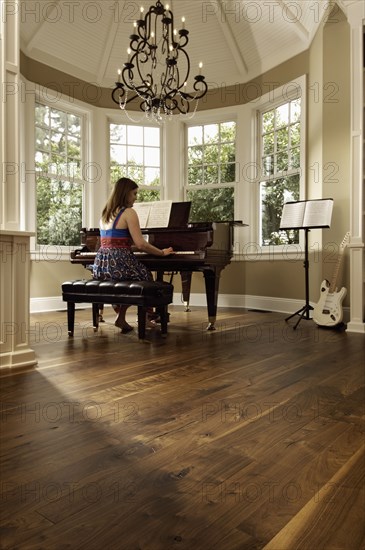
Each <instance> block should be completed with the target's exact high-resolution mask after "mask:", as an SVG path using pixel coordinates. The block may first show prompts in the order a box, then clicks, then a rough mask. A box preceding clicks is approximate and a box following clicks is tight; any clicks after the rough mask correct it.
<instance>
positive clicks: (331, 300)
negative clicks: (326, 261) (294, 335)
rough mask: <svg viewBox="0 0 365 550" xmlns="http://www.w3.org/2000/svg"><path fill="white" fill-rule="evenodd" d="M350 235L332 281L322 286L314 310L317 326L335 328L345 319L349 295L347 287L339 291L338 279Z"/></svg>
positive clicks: (347, 234) (342, 245)
mask: <svg viewBox="0 0 365 550" xmlns="http://www.w3.org/2000/svg"><path fill="white" fill-rule="evenodd" d="M349 239H350V233H349V232H347V233H346V235H345V237H344V239H343V241H342V243H341V244H340V249H339V253H338V258H337V263H336V266H335V269H334V272H333V276H332V281H331V282H329V281H327V280H326V279H325V280H324V281H322V284H321V294H320V296H319V300H318V303H317V304H316V305H315V306H314V308H313V321H314V322H315V323H317V325H320V326H325V327H334V326H335V325H338V324H339V323H341V321H342V318H343V309H342V302H343V300H344V298H345V296H346V294H347V290H346V288H345V287H342V288H341V289H340V290H337V286H336V285H337V278H338V274H339V272H340V267H341V263H342V260H343V256H344V251H345V248H346V246H347V244H348V242H349Z"/></svg>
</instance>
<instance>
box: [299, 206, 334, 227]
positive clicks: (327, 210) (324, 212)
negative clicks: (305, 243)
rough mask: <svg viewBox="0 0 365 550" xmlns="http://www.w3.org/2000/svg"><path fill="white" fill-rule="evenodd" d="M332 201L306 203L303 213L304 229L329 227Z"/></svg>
mask: <svg viewBox="0 0 365 550" xmlns="http://www.w3.org/2000/svg"><path fill="white" fill-rule="evenodd" d="M332 208H333V200H332V199H328V200H326V199H322V200H314V201H308V202H307V206H306V209H305V213H304V219H303V226H304V227H318V226H320V227H329V226H330V225H331V217H332Z"/></svg>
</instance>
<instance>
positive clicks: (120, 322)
mask: <svg viewBox="0 0 365 550" xmlns="http://www.w3.org/2000/svg"><path fill="white" fill-rule="evenodd" d="M129 307H130V306H119V313H118V316H117V318H116V319H115V322H114V324H115V326H116V327H118V328H120V329H121V331H122V333H123V334H125V333H126V332H130V331H131V330H133V327H132V326H131V325H129V324H128V323H127V321H126V319H125V314H126V312H127V309H128V308H129Z"/></svg>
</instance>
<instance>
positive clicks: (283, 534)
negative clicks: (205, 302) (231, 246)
mask: <svg viewBox="0 0 365 550" xmlns="http://www.w3.org/2000/svg"><path fill="white" fill-rule="evenodd" d="M131 311H132V312H131V313H130V314H129V316H128V319H129V321H131V322H132V323H135V310H131ZM170 313H171V321H170V324H169V334H168V337H167V338H166V339H163V338H161V336H160V334H159V332H158V331H153V330H151V331H148V335H147V341H146V342H138V339H137V335H136V331H134V332H133V333H130V334H128V335H121V334H119V331H118V330H117V329H116V328H115V327H114V326H113V315H112V312H111V310H110V308H108V309H107V310H106V314H105V320H106V322H105V323H103V324H102V326H101V329H100V330H99V333H97V334H94V333H93V331H92V327H91V312H90V310H87V311H86V310H85V311H77V313H76V331H75V337H74V338H68V336H67V328H66V314H65V312H57V313H53V314H37V315H33V316H32V317H31V327H30V329H31V342H32V346H33V348H34V349H35V350H36V353H37V355H38V359H39V364H38V366H37V367H36V368H34V369H32V370H24V371H21V372H15V373H11V372H10V371H9V370H4V371H0V374H1V380H0V382H1V393H2V399H1V401H2V404H1V508H2V514H1V548H2V549H14V550H15V549H20V550H33V549H35V550H64V549H65V550H66V549H77V550H79V549H80V550H81V549H82V550H83V549H92V550H103V549H105V550H110V549H113V550H114V549H115V550H119V549H120V550H134V549H135V550H137V549H141V550H155V549H156V550H160V549H161V550H165V549H166V550H170V549H171V550H173V549H177V550H179V549H181V550H205V549H206V550H210V549H213V548H214V549H217V550H246V549H247V550H248V549H265V550H269V549H270V550H284V549H285V550H294V549H308V550H319V549H326V550H344V549H348V550H360V549H364V548H365V527H364V526H365V523H364V521H363V520H364V483H363V481H364V363H365V361H364V359H365V357H364V351H365V338H364V336H363V335H360V334H350V333H346V331H345V330H341V329H332V330H326V329H319V328H318V327H317V326H316V325H315V324H314V323H313V322H312V321H307V320H303V321H301V322H300V324H299V326H298V328H297V330H295V331H294V330H293V328H292V326H293V325H292V324H288V323H285V320H284V318H285V315H282V314H276V313H270V312H257V311H246V310H237V309H221V310H220V311H219V317H218V322H217V330H216V331H215V332H210V333H207V332H206V331H205V327H206V324H207V323H206V310H205V308H194V310H193V311H191V312H190V313H185V312H183V310H182V308H179V307H176V306H175V307H171V308H170ZM294 321H295V320H294Z"/></svg>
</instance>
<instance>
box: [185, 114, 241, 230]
mask: <svg viewBox="0 0 365 550" xmlns="http://www.w3.org/2000/svg"><path fill="white" fill-rule="evenodd" d="M187 141H188V148H187V185H186V186H185V196H186V199H187V200H189V201H191V202H192V205H191V213H190V219H191V221H195V222H198V221H229V220H233V219H234V185H235V181H236V123H235V122H221V123H215V124H205V125H199V126H190V127H188V128H187Z"/></svg>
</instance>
